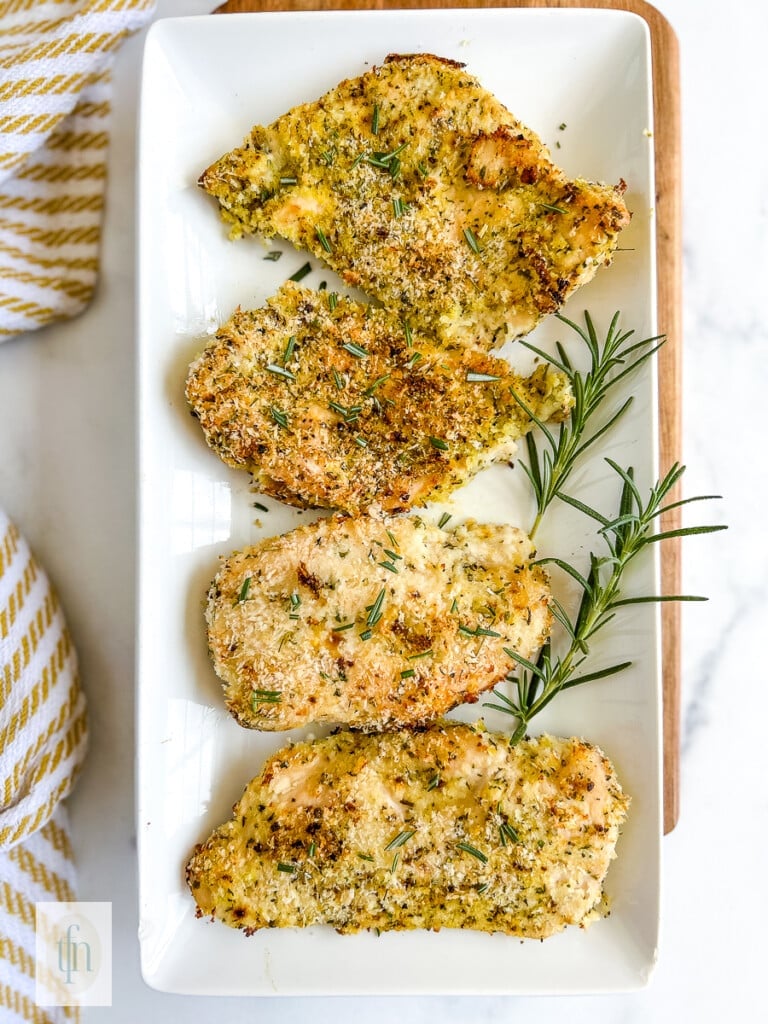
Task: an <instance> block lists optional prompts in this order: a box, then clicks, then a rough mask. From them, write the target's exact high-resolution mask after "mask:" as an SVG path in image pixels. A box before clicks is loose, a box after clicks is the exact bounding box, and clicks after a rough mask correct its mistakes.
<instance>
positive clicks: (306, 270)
mask: <svg viewBox="0 0 768 1024" xmlns="http://www.w3.org/2000/svg"><path fill="white" fill-rule="evenodd" d="M311 272H312V264H311V263H309V262H307V263H305V264H304V266H303V267H299V269H298V270H297V271H296V273H295V274H291V276H290V277H289V278H288V280H289V281H303V280H304V278H305V277H306V276H307V274H310V273H311Z"/></svg>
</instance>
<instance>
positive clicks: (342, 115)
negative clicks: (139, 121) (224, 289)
mask: <svg viewBox="0 0 768 1024" xmlns="http://www.w3.org/2000/svg"><path fill="white" fill-rule="evenodd" d="M489 147H490V148H489ZM486 153H487V154H488V156H489V158H490V160H491V166H490V167H489V166H487V165H485V164H484V163H483V161H482V156H483V154H486ZM484 168H485V170H484ZM484 174H489V175H490V176H491V177H492V179H493V180H495V181H496V182H500V183H503V184H502V187H488V186H487V184H486V183H485V180H484ZM200 184H201V186H202V187H203V188H204V189H205V190H206V191H208V192H209V193H210V194H211V195H212V196H214V197H215V198H216V199H217V200H218V202H219V204H220V206H221V210H222V214H223V217H224V219H225V220H227V221H228V222H229V223H231V224H232V234H233V236H239V235H241V234H243V233H244V232H248V233H252V232H256V233H259V234H262V235H264V236H267V237H271V236H273V235H282V236H283V237H285V238H287V239H289V240H290V241H291V242H293V243H294V244H295V245H297V246H299V247H300V248H303V249H308V250H309V251H310V252H312V253H313V254H314V255H315V256H317V257H319V258H320V259H322V260H324V261H325V262H326V263H327V264H328V265H329V266H330V267H332V268H333V269H334V270H336V271H337V272H338V273H339V274H341V275H342V277H343V278H344V280H345V281H346V282H347V283H348V284H350V285H355V286H358V287H360V288H362V289H363V290H364V291H366V292H367V293H368V294H370V295H372V296H375V297H376V298H377V299H379V300H381V301H382V302H383V303H384V305H386V306H387V307H388V308H390V309H392V310H393V311H397V312H398V314H399V315H400V316H401V317H403V318H404V319H406V320H408V321H409V322H410V323H411V325H412V326H413V327H420V326H421V327H424V326H429V327H430V329H432V330H434V331H435V332H436V334H437V337H438V338H439V340H440V342H441V343H442V344H444V345H456V346H459V347H461V346H463V345H465V344H467V343H471V344H478V345H481V346H482V347H484V348H486V349H488V348H490V347H492V346H494V345H497V344H500V343H502V342H503V341H504V340H506V339H507V338H515V337H519V336H521V335H523V334H526V333H527V332H528V331H530V330H531V329H532V328H533V327H535V325H536V324H537V323H538V322H539V320H540V319H541V318H542V316H544V315H545V314H546V313H548V312H551V311H552V310H555V309H557V308H558V307H559V306H560V304H561V303H562V302H564V301H565V299H566V298H567V296H568V295H570V294H571V293H572V292H573V291H574V289H575V288H577V287H578V286H579V285H581V284H584V283H585V282H586V281H588V280H590V279H591V277H592V276H593V275H594V274H595V272H596V270H597V269H598V267H599V266H600V265H601V264H603V263H607V262H608V261H609V259H610V256H611V253H612V252H613V250H614V249H615V247H616V245H617V241H618V235H619V232H620V231H621V229H622V228H623V227H624V226H625V225H626V224H627V223H628V222H629V213H628V211H627V208H626V205H625V203H624V200H623V198H622V192H623V190H622V189H621V188H613V187H611V186H607V185H601V184H593V183H590V182H587V181H584V180H582V179H576V180H570V179H569V178H568V177H567V176H566V175H565V174H564V173H563V172H562V171H561V170H559V169H558V168H557V167H555V165H554V164H552V162H551V160H550V158H549V153H548V151H547V149H546V147H545V146H543V144H542V143H541V140H540V139H539V138H538V137H537V136H536V135H535V134H534V133H533V132H532V131H531V130H530V129H528V128H526V127H525V126H524V125H522V124H521V123H520V122H519V121H517V120H516V119H515V118H514V117H513V116H512V114H510V112H509V111H508V110H506V109H505V108H504V107H503V106H502V105H501V104H500V103H499V102H498V100H496V98H495V97H494V96H492V95H491V94H490V93H489V92H487V91H486V90H485V89H483V88H482V87H481V86H480V85H479V83H478V81H477V80H476V79H475V78H474V77H473V76H472V75H470V74H468V73H467V72H466V71H465V70H463V69H462V67H461V66H460V65H458V64H457V63H456V62H455V61H447V60H444V59H442V58H438V57H435V56H433V55H430V54H415V55H397V56H396V57H395V58H394V59H391V60H388V61H385V63H384V64H382V65H380V66H378V67H374V68H372V69H370V70H369V71H367V72H366V73H365V74H364V75H362V76H360V77H359V78H354V79H349V80H346V81H344V82H341V83H340V84H339V85H338V86H337V87H336V88H335V89H333V90H331V91H330V92H329V93H327V94H326V95H325V96H323V97H321V98H320V99H319V100H317V101H316V102H314V103H306V104H303V105H301V106H299V107H296V108H294V109H293V110H290V111H289V112H288V113H286V114H284V115H283V116H282V117H280V118H278V120H277V121H275V122H274V123H273V124H271V125H270V126H268V127H262V126H258V125H257V126H256V127H254V128H253V130H252V132H251V134H250V136H249V138H248V139H247V140H246V142H245V144H244V145H243V146H242V147H240V148H237V149H234V150H232V151H231V152H229V153H227V154H225V155H224V156H222V157H221V159H220V160H218V161H216V163H215V164H213V165H212V166H211V167H209V168H208V169H207V170H206V171H205V172H204V173H203V174H202V176H201V178H200Z"/></svg>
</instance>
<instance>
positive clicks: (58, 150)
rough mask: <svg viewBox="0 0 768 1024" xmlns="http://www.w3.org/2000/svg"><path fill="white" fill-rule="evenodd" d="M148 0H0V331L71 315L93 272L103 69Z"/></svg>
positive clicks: (104, 121) (106, 78) (102, 177)
mask: <svg viewBox="0 0 768 1024" xmlns="http://www.w3.org/2000/svg"><path fill="white" fill-rule="evenodd" d="M153 7H154V2H153V0H0V341H2V340H3V339H4V338H6V337H8V336H10V335H14V334H20V333H22V332H24V331H32V330H35V329H36V328H38V327H41V326H43V325H44V324H47V323H50V322H51V321H54V320H60V319H63V318H65V317H70V316H74V315H75V314H76V313H79V312H80V311H81V310H82V309H84V307H85V306H86V305H87V304H88V302H89V301H90V299H91V296H92V295H93V291H94V288H95V286H96V277H97V273H98V259H99V242H100V237H101V218H102V209H103V205H104V186H105V182H106V173H107V163H106V161H107V143H108V124H109V112H110V91H111V90H110V67H111V63H112V59H113V57H114V54H115V51H116V50H117V48H118V47H119V46H120V43H121V42H122V41H123V39H124V38H125V37H126V36H127V35H129V34H130V33H131V32H134V31H136V30H137V29H138V28H140V27H141V26H142V25H144V24H145V23H146V22H147V21H148V20H149V17H150V15H151V13H152V9H153Z"/></svg>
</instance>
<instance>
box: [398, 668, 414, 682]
mask: <svg viewBox="0 0 768 1024" xmlns="http://www.w3.org/2000/svg"><path fill="white" fill-rule="evenodd" d="M415 675H416V669H415V668H406V669H403V671H402V672H401V673H400V678H401V679H410V678H411V676H415Z"/></svg>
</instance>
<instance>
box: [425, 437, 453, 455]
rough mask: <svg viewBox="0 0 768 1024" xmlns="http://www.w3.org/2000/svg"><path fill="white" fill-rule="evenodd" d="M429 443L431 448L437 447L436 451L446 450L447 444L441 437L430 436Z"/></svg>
mask: <svg viewBox="0 0 768 1024" xmlns="http://www.w3.org/2000/svg"><path fill="white" fill-rule="evenodd" d="M429 443H430V444H431V445H432V447H433V448H437V450H438V451H441V452H447V451H448V444H447V442H445V441H444V440H443V439H442V438H441V437H430V439H429Z"/></svg>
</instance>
